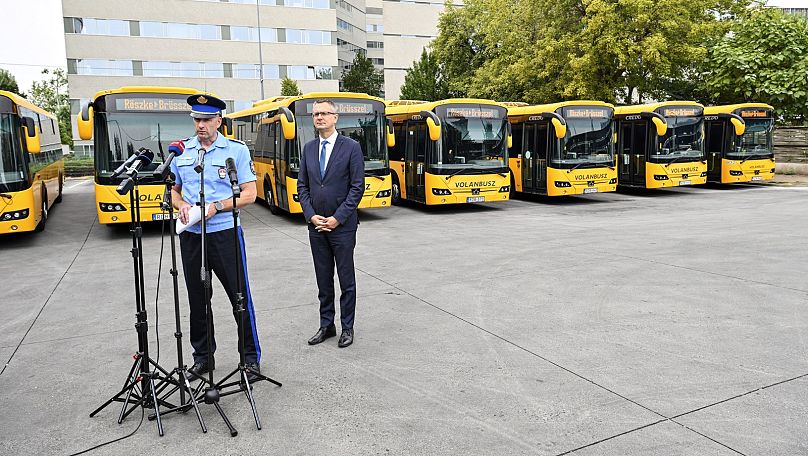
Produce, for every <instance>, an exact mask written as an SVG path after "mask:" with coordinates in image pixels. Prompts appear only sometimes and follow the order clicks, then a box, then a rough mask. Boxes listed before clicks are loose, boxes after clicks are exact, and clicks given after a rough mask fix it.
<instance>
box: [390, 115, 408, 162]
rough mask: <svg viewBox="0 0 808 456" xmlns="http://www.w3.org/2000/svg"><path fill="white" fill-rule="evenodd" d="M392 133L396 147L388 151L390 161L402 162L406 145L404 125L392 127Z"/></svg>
mask: <svg viewBox="0 0 808 456" xmlns="http://www.w3.org/2000/svg"><path fill="white" fill-rule="evenodd" d="M393 133H394V134H395V136H396V145H395V146H393V147H391V148H390V149H389V150H388V154H389V157H390V160H392V161H403V160H404V147H406V146H405V144H407V135H406V133H405V131H404V124H403V123H402V124H398V125H395V126H394V127H393Z"/></svg>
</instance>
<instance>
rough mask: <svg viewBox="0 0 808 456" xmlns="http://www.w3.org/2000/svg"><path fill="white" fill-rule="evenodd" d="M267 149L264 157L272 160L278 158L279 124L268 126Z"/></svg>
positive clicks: (274, 123)
mask: <svg viewBox="0 0 808 456" xmlns="http://www.w3.org/2000/svg"><path fill="white" fill-rule="evenodd" d="M266 141H267V142H266V147H265V148H264V156H265V157H266V158H268V159H270V160H274V159H275V158H277V157H278V123H277V122H272V123H271V124H268V125H267V138H266Z"/></svg>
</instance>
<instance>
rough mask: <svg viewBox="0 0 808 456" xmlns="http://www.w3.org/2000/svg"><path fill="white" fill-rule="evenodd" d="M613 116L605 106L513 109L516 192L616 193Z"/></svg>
mask: <svg viewBox="0 0 808 456" xmlns="http://www.w3.org/2000/svg"><path fill="white" fill-rule="evenodd" d="M613 114H614V106H613V105H611V104H609V103H603V102H600V101H565V102H561V103H554V104H546V105H537V106H516V107H509V108H508V120H509V121H510V122H511V128H512V130H513V148H511V150H510V152H509V154H508V164H509V167H510V170H511V176H513V182H512V184H511V189H512V190H513V191H516V192H523V193H533V194H539V195H548V196H561V195H580V194H586V193H601V192H613V191H615V190H617V168H616V167H615V163H614V130H613V127H612V117H613Z"/></svg>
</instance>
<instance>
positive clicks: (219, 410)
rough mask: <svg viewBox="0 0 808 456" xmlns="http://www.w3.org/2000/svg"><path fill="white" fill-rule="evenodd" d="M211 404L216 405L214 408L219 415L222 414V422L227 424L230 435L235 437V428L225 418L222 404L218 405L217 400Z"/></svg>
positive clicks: (236, 433) (236, 432)
mask: <svg viewBox="0 0 808 456" xmlns="http://www.w3.org/2000/svg"><path fill="white" fill-rule="evenodd" d="M213 406H214V407H216V410H217V411H218V412H219V415H221V416H222V419H223V420H224V424H226V425H227V428H228V429H230V437H235V436H237V435H238V431H237V430H236V428H234V427H233V425H232V424H231V423H230V420H228V419H227V415H225V414H224V410H222V406H221V405H219V403H218V402H214V403H213Z"/></svg>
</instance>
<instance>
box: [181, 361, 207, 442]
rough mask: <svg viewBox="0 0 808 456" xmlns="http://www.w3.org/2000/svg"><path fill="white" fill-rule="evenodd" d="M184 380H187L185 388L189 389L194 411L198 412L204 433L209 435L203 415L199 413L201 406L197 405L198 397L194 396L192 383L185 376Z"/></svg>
mask: <svg viewBox="0 0 808 456" xmlns="http://www.w3.org/2000/svg"><path fill="white" fill-rule="evenodd" d="M182 378H183V379H185V388H188V395H189V396H190V397H189V400H190V401H191V404H193V406H194V411H195V412H196V419H197V420H199V425H200V426H202V433H207V432H208V428H207V426H205V422H204V421H202V414H201V413H199V405H197V403H196V397H195V396H194V394H193V392H192V390H191V382H189V381H188V379H187V378H186V377H185V375H183V376H182Z"/></svg>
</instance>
